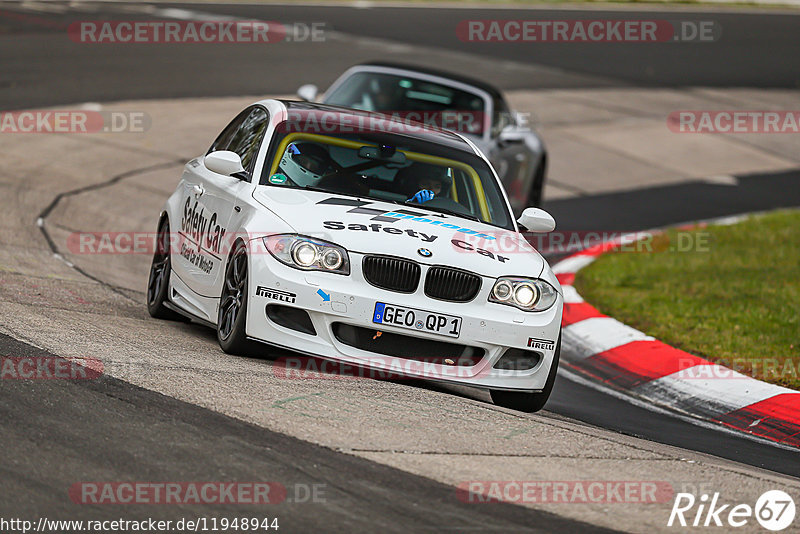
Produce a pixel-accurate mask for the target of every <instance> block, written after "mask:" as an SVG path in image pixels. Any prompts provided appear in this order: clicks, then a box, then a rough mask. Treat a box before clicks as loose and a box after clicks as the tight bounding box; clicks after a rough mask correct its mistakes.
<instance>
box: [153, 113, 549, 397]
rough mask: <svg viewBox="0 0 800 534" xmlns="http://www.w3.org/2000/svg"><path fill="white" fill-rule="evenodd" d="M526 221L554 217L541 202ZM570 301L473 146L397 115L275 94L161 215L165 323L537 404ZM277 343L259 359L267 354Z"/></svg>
mask: <svg viewBox="0 0 800 534" xmlns="http://www.w3.org/2000/svg"><path fill="white" fill-rule="evenodd" d="M519 224H520V225H521V226H523V227H525V228H527V229H528V230H530V231H534V232H537V231H538V232H548V231H551V230H553V228H554V227H555V222H554V221H553V219H552V217H550V215H548V214H547V213H546V212H544V211H542V210H540V209H537V208H529V209H527V210H525V211H524V212H523V214H522V216H521V218H520V219H519ZM562 306H563V295H562V293H561V286H560V285H559V283H558V281H557V280H556V277H555V276H554V274H553V272H552V271H551V269H550V267H549V266H548V264H547V263H546V262H545V261H544V259H543V258H542V257H541V256H540V255H539V254H538V253H537V252H536V251H535V250H534V249H533V247H531V246H530V245H529V244H528V242H527V241H526V240H525V238H524V236H523V235H522V234H521V233H520V230H519V227H518V225H517V222H516V221H515V220H514V218H513V216H512V212H511V209H510V206H509V202H508V199H507V197H506V194H505V192H504V190H503V188H502V187H501V185H500V181H499V180H498V178H497V175H496V174H495V172H494V170H493V169H492V167H491V165H490V164H489V163H488V161H487V159H486V158H485V157H484V155H483V154H482V153H481V152H480V150H478V149H477V148H476V146H475V145H474V144H473V143H472V142H470V141H469V140H468V139H466V138H465V137H463V136H461V135H459V134H457V133H454V132H449V131H446V130H438V129H434V128H429V127H426V126H423V125H421V124H416V123H409V122H399V121H396V120H391V119H389V118H388V117H386V116H383V115H379V114H375V113H369V112H364V111H355V110H351V109H347V108H338V107H333V106H326V105H321V104H312V103H308V102H290V101H281V100H263V101H261V102H258V103H256V104H253V105H252V106H250V107H248V108H247V109H245V110H244V111H242V112H241V113H240V114H239V115H238V116H237V117H236V118H235V119H234V120H233V121H232V122H231V123H230V124H229V125H228V126H227V127H226V128H225V129H224V130H223V131H222V133H221V134H220V135H219V137H217V139H216V140H215V141H214V143H213V145H212V146H211V148H210V149H209V150H208V152H207V153H206V154H205V156H201V157H198V158H195V159H193V160H191V161H190V162H189V163H188V164H187V165H186V167H185V170H184V172H183V177H182V179H181V181H180V183H179V184H178V187H177V189H176V190H175V192H174V193H173V194H172V196H170V198H169V199H168V200H167V202H166V205H165V207H164V209H163V211H162V213H161V215H160V218H159V221H158V240H157V247H156V252H155V255H154V257H153V263H152V267H151V271H150V277H149V281H148V288H147V307H148V310H149V312H150V314H151V315H152V316H154V317H160V318H170V317H175V316H176V315H178V314H180V315H183V316H186V317H189V318H191V319H193V320H196V321H199V322H203V323H205V324H207V325H209V326H213V327H214V328H215V329H216V331H217V337H218V340H219V344H220V346H221V347H222V349H223V350H224V351H225V352H229V353H243V352H245V351H247V350H248V349H250V348H251V347H252V346H253V345H254V344H255V342H261V343H266V344H269V345H273V346H276V347H282V348H286V349H290V350H292V351H297V352H300V353H304V354H308V355H313V356H319V357H322V358H326V359H331V360H336V361H339V362H342V363H346V364H351V365H354V366H357V367H360V368H366V369H374V370H386V371H389V372H392V373H400V374H402V375H404V376H410V377H419V378H424V379H434V380H445V381H448V382H452V383H460V384H464V385H469V386H474V387H479V388H484V389H488V390H490V391H491V396H492V399H493V400H494V402H495V403H497V404H499V405H503V406H507V407H511V408H514V409H520V410H525V411H536V410H539V409H541V408H542V407H543V406H544V404H545V402H546V401H547V398H548V397H549V395H550V391H551V389H552V387H553V382H554V380H555V376H556V370H557V367H558V359H559V351H560V345H561V337H560V327H561V312H562ZM266 350H268V349H266V347H265V348H264V351H265V352H266Z"/></svg>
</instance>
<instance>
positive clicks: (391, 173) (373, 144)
mask: <svg viewBox="0 0 800 534" xmlns="http://www.w3.org/2000/svg"><path fill="white" fill-rule="evenodd" d="M278 130H280V128H278ZM267 158H268V159H267V162H266V164H265V165H264V172H263V174H262V177H261V180H260V184H261V185H269V186H275V187H292V188H307V189H312V190H323V191H328V192H331V193H336V194H341V195H350V196H355V197H359V198H370V199H377V200H383V201H388V202H393V203H397V204H404V205H408V206H409V207H411V206H421V207H424V208H425V209H427V210H429V211H438V212H442V213H448V214H451V215H456V216H460V217H463V218H466V219H474V220H479V221H483V222H486V223H488V224H492V225H494V226H499V227H501V228H505V229H513V222H512V219H511V216H510V215H509V213H508V209H507V207H506V204H505V200H504V198H503V196H502V193H501V191H500V188H499V186H498V184H497V181H496V180H495V178H494V176H493V175H492V172H491V169H490V168H489V166H488V165H487V163H486V162H485V161H484V160H483V159H481V158H479V157H477V156H475V155H470V154H468V153H465V152H463V151H461V150H456V149H452V148H448V147H446V146H441V145H436V144H433V143H430V142H427V143H426V142H423V141H420V140H418V139H411V138H408V137H405V136H400V135H388V134H385V133H384V134H367V133H361V134H350V135H345V134H336V135H320V134H312V133H300V132H294V133H285V134H280V133H277V134H276V136H275V138H274V139H273V140H272V144H271V145H270V150H269V154H268V156H267Z"/></svg>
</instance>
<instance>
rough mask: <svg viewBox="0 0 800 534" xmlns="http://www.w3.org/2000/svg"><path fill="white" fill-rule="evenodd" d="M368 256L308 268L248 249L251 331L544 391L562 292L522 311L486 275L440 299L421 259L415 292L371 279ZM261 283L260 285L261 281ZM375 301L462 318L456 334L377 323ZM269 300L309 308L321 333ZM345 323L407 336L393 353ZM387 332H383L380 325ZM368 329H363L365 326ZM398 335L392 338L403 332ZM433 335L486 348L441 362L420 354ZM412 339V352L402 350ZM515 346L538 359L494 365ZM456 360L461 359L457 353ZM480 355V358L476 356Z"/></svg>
mask: <svg viewBox="0 0 800 534" xmlns="http://www.w3.org/2000/svg"><path fill="white" fill-rule="evenodd" d="M362 258H363V256H362V255H361V254H357V253H352V252H351V253H350V261H351V273H350V275H349V276H343V275H337V274H330V273H322V272H314V271H302V270H298V269H294V268H292V267H289V266H286V265H284V264H282V263H280V262H279V261H277V260H276V259H275V258H273V257H272V256H271V255H269V254H268V253H264V254H256V255H251V256H250V271H249V272H250V273H251V276H250V279H249V293H248V306H247V327H246V333H247V335H248V337H250V338H252V339H255V340H258V341H262V342H265V343H268V344H271V345H275V346H278V347H283V348H286V349H289V350H292V351H296V352H300V353H304V354H308V355H313V356H318V357H321V358H325V359H330V360H336V361H339V362H343V363H347V364H351V365H354V366H357V367H361V368H367V369H371V370H375V371H379V372H386V373H388V374H390V375H392V374H402V375H404V376H409V377H415V378H423V379H431V380H442V381H446V382H450V383H457V384H464V385H469V386H474V387H480V388H487V389H503V390H515V391H539V390H541V389H543V388H544V386H545V382H546V380H547V375H548V373H549V371H550V367H551V364H552V362H553V358H554V355H555V350H556V347H555V343H556V342H557V340H558V335H559V332H560V327H561V313H562V307H563V297H562V296H561V295H560V294H559V296H558V299H557V301H556V303H555V304H554V305H553V306H552V307H551V308H550V309H548V310H545V311H543V312H523V311H521V310H518V309H516V308H513V307H511V306H505V305H501V304H494V303H489V302H488V300H487V299H488V295H489V292H490V291H491V288H492V285H493V283H494V279H493V278H489V277H484V278H483V280H482V285H481V289H480V292H479V293H478V295H477V296H476V297H475V299H473V300H472V301H471V302H467V303H457V302H445V301H441V300H435V299H432V298H430V297H427V296H426V295H425V294H424V289H423V288H424V283H423V282H422V281H423V280H424V278H425V274H426V270H427V267H426V266H425V265H422V278H421V282H420V284H419V287H418V288H417V291H416V292H414V293H411V294H408V293H398V292H394V291H387V290H384V289H380V288H377V287H374V286H372V285H370V284H369V283H368V282H367V281H366V280H365V279H364V276H363V274H362V272H361V261H362ZM259 288H261V289H259ZM376 302H383V303H387V304H393V305H397V306H404V307H408V308H415V309H420V310H426V311H430V312H436V313H440V314H446V315H452V316H458V317H461V318H462V322H461V330H460V334H459V337H458V338H451V337H445V336H442V335H438V334H432V333H426V332H423V331H418V330H413V331H412V330H408V329H403V328H399V327H396V326H390V325H387V324H380V325H379V324H375V323H373V316H374V312H375V304H376ZM269 305H274V306H286V307H291V308H299V309H301V310H304V311H305V312H306V313H307V314H308V316H309V318H310V320H311V323H312V324H313V328H314V330H315V331H316V333H315V334H309V333H303V332H300V331H298V330H296V329H293V328H288V327H286V326H282V325H280V324H278V323H276V322H275V321H274V320H272V319H270V318H269V317H268V316H267V313H266V307H267V306H269ZM342 325H344V326H345V328H344V329H345V330H354V329H351V328H349V327H356V329H369V330H370V331H373V332H374V333H375V337H373V339H376V338H379V337H380V335H381V334H396V335H402V336H409V337H410V338H412V339H408V338H406V343H404V345H403V347H402V349H399V350H398V348H397V347H396V346H394V347H392V349H393V352H394V353H395V354H397V353H400V354H402V356H396V355H394V356H390V355H387V354H385V353H378V352H374V351H370V350H363V349H362V348H358V347H357V346H353V344H348V343H346V342H343V340H342V336H341V335H339V336H338V337H337V335H336V333H340V332H341V331H342V330H343V328H342ZM379 332H380V333H381V334H378V333H379ZM362 333H363V332H362ZM387 338H393V341H392V342H393V343H397V342H398V340H401V341H400V342H402V339H403V338H398V337H396V336H387ZM531 338H533V339H535V340H545V341H548V340H549V341H552V342H553V343H552V347H547V346H545V347H544V348H543V347H542V346H541V343H540V342H538V343H537V342H534V343H537V348H535V349H531V348H529V346H528V344H529V339H531ZM416 340H428V341H432V342H439V343H451V344H458V345H462V346H465V347H472V348H474V349H477V352H481V351H483V355H482V357H481V358H480V360H479V361H477V363H475V364H474V365H458V364H453V363H450V362H448V363H436V361H437V359H438V361H439V362H441V358H440V357H439V356H440V355H438V354H430V357H428V356H429V355H428V354H420V353H418V348H419V347H418V346H428V347H431V346H435V344H431V343H415V342H414V341H416ZM406 346H407V347H408V355H406V354H404V351H405V349H406ZM509 348H517V349H523V350H535V351H536V352H539V353H540V354H541V358H540V360H539V362H538V363H537V364H536V366H535V367H533V368H531V369H527V370H522V371H512V370H505V369H495V368H494V365H495V363H496V362H497V361H498V360H499V359H500V358H501V357H502V356H503V354H504V353H505V352H506V350H507V349H509ZM454 360H455V359H454ZM473 363H474V362H473Z"/></svg>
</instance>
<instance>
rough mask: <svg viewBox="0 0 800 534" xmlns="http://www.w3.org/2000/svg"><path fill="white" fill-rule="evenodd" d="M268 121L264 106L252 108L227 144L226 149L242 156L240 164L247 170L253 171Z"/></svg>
mask: <svg viewBox="0 0 800 534" xmlns="http://www.w3.org/2000/svg"><path fill="white" fill-rule="evenodd" d="M268 122H269V121H268V120H267V112H266V111H265V110H264V108H261V107H257V108H253V110H252V111H251V112H250V114H249V115H248V116H247V117H246V118H245V120H244V121H242V124H241V126H240V127H239V128H238V129H237V130H236V132H235V133H234V134H233V137H231V140H230V143H229V144H228V150H230V151H232V152H236V153H237V154H239V156H240V157H241V158H242V166H243V167H244V168H245V170H246V171H248V172H252V171H253V165H254V164H255V159H256V155H257V154H258V148H259V147H260V146H261V141H262V140H263V139H264V132H266V131H267V124H268Z"/></svg>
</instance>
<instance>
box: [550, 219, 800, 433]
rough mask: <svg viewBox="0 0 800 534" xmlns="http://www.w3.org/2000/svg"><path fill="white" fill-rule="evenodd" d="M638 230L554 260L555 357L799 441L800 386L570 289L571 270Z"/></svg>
mask: <svg viewBox="0 0 800 534" xmlns="http://www.w3.org/2000/svg"><path fill="white" fill-rule="evenodd" d="M739 220H741V217H736V218H732V217H728V218H725V219H720V220H717V221H715V222H714V224H733V223H734V222H738V221H739ZM697 226H698V225H697V224H694V225H687V226H683V227H681V228H682V229H690V228H694V227H697ZM655 232H658V231H655ZM655 232H650V234H653V233H655ZM642 235H643V234H642V233H641V232H640V233H637V234H631V235H630V236H622V237H621V238H619V239H617V240H615V241H612V242H608V243H603V244H602V245H597V246H594V247H591V248H587V249H585V250H582V251H580V252H577V253H575V254H573V255H571V256H569V257H567V258H566V259H564V260H562V261H560V262H559V263H557V264H556V265H555V266H554V267H553V272H554V273H555V274H556V276H557V278H558V280H559V282H561V286H562V288H563V290H564V313H563V317H562V321H561V325H562V327H563V329H562V334H561V343H562V349H563V350H562V352H561V357H562V360H563V361H564V363H565V364H566V366H567V367H568V368H569V369H571V370H574V371H578V372H580V373H581V374H583V375H588V376H589V377H591V378H592V379H593V380H595V381H600V382H602V383H603V384H605V385H606V386H609V387H611V388H613V389H616V390H621V391H624V392H625V393H626V394H629V395H631V396H633V397H635V398H638V399H641V400H645V401H647V402H648V403H652V404H654V405H656V406H659V407H666V408H669V409H671V410H674V411H678V412H680V413H682V414H686V415H689V416H692V417H693V418H699V419H701V420H703V421H708V422H712V423H716V424H720V425H724V426H726V427H728V428H731V429H735V430H740V431H743V432H746V433H748V434H750V435H753V436H758V437H760V438H764V439H768V440H770V441H774V442H778V443H781V444H783V445H788V446H792V447H800V392H797V391H794V390H791V389H787V388H784V387H780V386H776V385H774V384H768V383H766V382H761V381H759V380H756V379H754V378H751V377H749V376H745V375H743V374H741V373H738V372H736V371H734V370H732V369H728V368H727V367H723V366H720V365H717V364H714V363H712V362H710V361H708V360H706V359H704V358H700V357H698V356H695V355H693V354H689V353H688V352H684V351H682V350H678V349H676V348H673V347H670V346H669V345H666V344H664V343H662V342H661V341H658V340H657V339H654V338H653V337H651V336H648V335H646V334H644V333H643V332H639V331H638V330H636V329H634V328H631V327H630V326H627V325H625V324H622V323H621V322H619V321H617V320H616V319H613V318H611V317H608V316H606V315H603V314H602V313H600V312H599V311H597V309H595V308H594V307H593V306H592V305H591V304H589V303H587V302H585V301H584V300H583V298H582V297H581V296H580V295H579V294H578V292H577V291H576V290H575V287H574V286H573V283H574V280H575V273H576V272H578V271H579V270H580V269H582V268H584V267H586V266H587V265H589V264H590V263H592V262H593V261H594V260H595V259H597V257H598V256H600V255H602V254H603V253H605V252H608V251H610V250H613V249H615V248H617V247H619V246H620V243H622V242H625V243H630V242H631V241H630V240H631V239H632V238H633V239H636V238H637V237H635V236H638V238H641V237H642ZM632 236H634V237H632Z"/></svg>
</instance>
